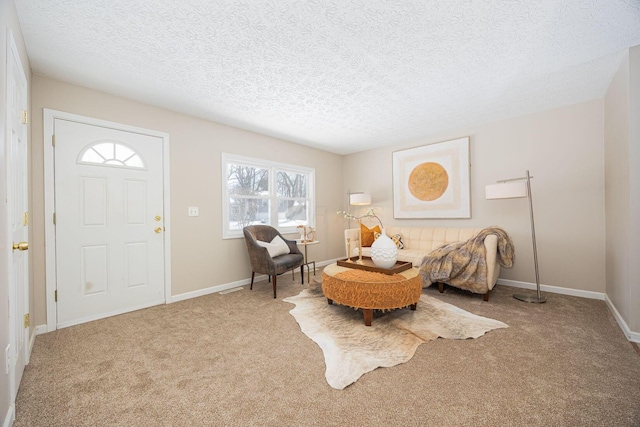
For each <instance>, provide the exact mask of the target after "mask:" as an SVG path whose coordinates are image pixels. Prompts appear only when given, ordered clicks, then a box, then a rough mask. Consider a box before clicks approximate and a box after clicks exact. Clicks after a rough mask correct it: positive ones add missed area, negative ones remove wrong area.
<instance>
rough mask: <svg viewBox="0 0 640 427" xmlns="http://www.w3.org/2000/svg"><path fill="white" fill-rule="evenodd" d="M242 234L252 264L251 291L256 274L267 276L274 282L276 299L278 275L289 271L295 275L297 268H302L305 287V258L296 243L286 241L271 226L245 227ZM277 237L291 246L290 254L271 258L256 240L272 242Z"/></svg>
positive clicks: (301, 272)
mask: <svg viewBox="0 0 640 427" xmlns="http://www.w3.org/2000/svg"><path fill="white" fill-rule="evenodd" d="M242 232H243V233H244V241H245V243H246V244H247V252H248V253H249V261H250V262H251V286H250V288H249V289H253V279H254V277H255V275H256V273H260V274H267V275H268V276H269V280H271V281H272V282H273V297H274V298H276V280H277V279H276V278H277V277H278V275H279V274H282V273H285V272H287V271H289V270H291V272H292V274H293V271H294V270H295V269H296V268H297V267H300V276H302V284H303V285H304V266H303V263H304V256H303V255H302V252H300V249H298V245H297V244H296V242H295V241H293V240H287V239H285V238H284V237H282V234H280V233H279V232H278V230H276V229H275V228H273V227H271V226H269V225H249V226H247V227H244V228H243V229H242ZM276 236H280V237H282V240H284V241H285V243H286V244H287V246H289V252H290V253H288V254H284V255H279V256H277V257H274V258H271V256H270V255H269V251H267V248H265V247H263V246H260V245H258V244H257V243H256V240H260V241H263V242H271V240H273V238H274V237H276Z"/></svg>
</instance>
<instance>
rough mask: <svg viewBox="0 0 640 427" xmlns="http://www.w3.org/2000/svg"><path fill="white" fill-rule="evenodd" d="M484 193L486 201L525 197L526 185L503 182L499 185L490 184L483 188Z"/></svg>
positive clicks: (523, 183)
mask: <svg viewBox="0 0 640 427" xmlns="http://www.w3.org/2000/svg"><path fill="white" fill-rule="evenodd" d="M484 192H485V198H486V199H487V200H491V199H515V198H518V197H527V183H526V182H504V183H500V184H490V185H487V186H485V187H484Z"/></svg>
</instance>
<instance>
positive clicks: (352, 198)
mask: <svg viewBox="0 0 640 427" xmlns="http://www.w3.org/2000/svg"><path fill="white" fill-rule="evenodd" d="M347 198H348V200H347V202H348V207H347V214H351V206H367V205H370V204H371V194H368V193H364V192H362V191H360V192H357V193H352V192H351V190H347ZM349 228H351V218H349Z"/></svg>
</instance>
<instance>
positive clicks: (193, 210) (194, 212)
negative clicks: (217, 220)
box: [189, 206, 200, 216]
mask: <svg viewBox="0 0 640 427" xmlns="http://www.w3.org/2000/svg"><path fill="white" fill-rule="evenodd" d="M198 215H200V211H199V210H198V208H197V207H196V206H189V216H198Z"/></svg>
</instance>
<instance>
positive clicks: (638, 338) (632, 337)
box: [605, 295, 640, 343]
mask: <svg viewBox="0 0 640 427" xmlns="http://www.w3.org/2000/svg"><path fill="white" fill-rule="evenodd" d="M605 302H606V303H607V306H608V307H609V310H611V313H612V314H613V317H614V318H615V319H616V322H618V326H620V329H622V332H623V333H624V335H625V336H626V337H627V339H628V340H629V341H632V342H637V343H640V332H633V331H632V330H631V329H629V325H627V322H625V321H624V318H623V317H622V315H621V314H620V312H619V311H618V309H617V308H616V306H615V305H614V304H613V301H611V300H610V299H609V297H608V296H607V295H605Z"/></svg>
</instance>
